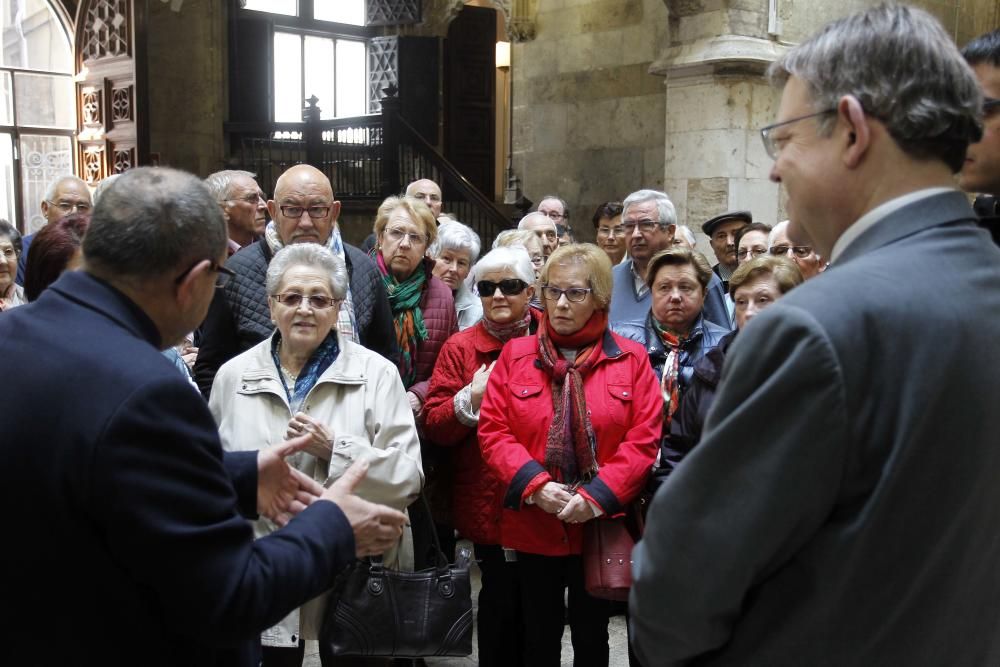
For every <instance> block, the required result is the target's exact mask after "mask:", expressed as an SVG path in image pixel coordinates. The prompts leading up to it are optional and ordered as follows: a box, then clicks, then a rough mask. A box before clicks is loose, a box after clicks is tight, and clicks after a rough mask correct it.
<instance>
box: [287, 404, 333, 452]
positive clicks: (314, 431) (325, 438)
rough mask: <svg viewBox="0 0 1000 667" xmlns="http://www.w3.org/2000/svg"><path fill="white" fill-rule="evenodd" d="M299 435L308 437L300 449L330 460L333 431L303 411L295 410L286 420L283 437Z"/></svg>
mask: <svg viewBox="0 0 1000 667" xmlns="http://www.w3.org/2000/svg"><path fill="white" fill-rule="evenodd" d="M299 436H308V437H309V440H308V441H307V443H306V446H305V447H304V448H303V450H302V451H304V452H306V453H307V454H312V455H313V456H315V457H316V458H320V459H323V460H324V461H329V460H330V457H331V456H332V455H333V433H332V432H331V431H330V429H328V428H327V427H326V424H324V423H323V422H321V421H320V420H318V419H314V418H312V417H310V416H309V415H307V414H306V413H304V412H296V413H295V416H293V417H292V418H291V419H289V420H288V429H287V430H286V431H285V438H286V439H288V440H291V439H292V438H298V437H299Z"/></svg>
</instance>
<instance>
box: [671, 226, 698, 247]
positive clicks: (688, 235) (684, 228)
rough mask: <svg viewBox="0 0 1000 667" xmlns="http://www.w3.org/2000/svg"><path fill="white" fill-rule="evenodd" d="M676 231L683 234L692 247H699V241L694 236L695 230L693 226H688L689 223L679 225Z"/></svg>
mask: <svg viewBox="0 0 1000 667" xmlns="http://www.w3.org/2000/svg"><path fill="white" fill-rule="evenodd" d="M676 233H677V234H680V235H681V236H683V237H684V240H685V241H686V242H687V244H688V245H689V246H691V247H692V248H697V247H698V241H697V239H695V237H694V232H692V231H691V228H690V227H688V226H687V225H677V232H676Z"/></svg>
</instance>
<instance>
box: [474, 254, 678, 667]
mask: <svg viewBox="0 0 1000 667" xmlns="http://www.w3.org/2000/svg"><path fill="white" fill-rule="evenodd" d="M611 280H612V278H611V262H610V260H608V256H607V255H606V254H605V253H604V252H603V251H602V250H600V249H599V248H598V247H597V246H594V245H589V244H579V245H577V244H574V245H568V246H565V247H562V248H559V249H558V250H556V251H555V252H553V253H552V255H551V256H550V257H549V260H548V262H547V263H546V264H545V268H544V269H543V271H542V278H541V283H542V297H543V299H542V301H543V303H544V305H545V316H544V317H543V319H542V322H541V324H540V325H539V329H538V334H537V335H534V336H526V337H524V338H517V339H514V340H512V341H510V342H509V343H508V344H507V345H506V346H504V349H503V352H501V354H500V358H499V359H498V360H497V363H496V365H495V366H494V368H493V371H492V373H491V374H490V379H489V383H488V385H487V389H486V394H485V396H484V398H483V404H482V407H481V408H480V416H479V443H480V447H481V448H482V453H483V458H484V459H485V461H486V464H487V465H488V466H489V468H490V470H492V472H493V474H494V475H495V476H496V477H497V478H499V480H500V484H501V486H502V489H503V500H502V502H503V506H504V512H503V518H502V520H501V524H500V532H501V540H502V544H503V546H504V547H506V548H509V549H513V550H515V552H516V554H517V562H518V578H519V587H520V591H521V606H522V619H523V620H522V625H523V632H524V642H525V650H524V656H525V664H527V665H545V666H550V665H551V666H555V665H559V664H560V648H561V638H562V631H563V625H564V615H563V596H564V590H565V589H566V588H567V587H568V588H569V623H570V629H571V631H572V638H573V655H574V664H576V665H602V666H606V665H607V664H608V604H607V603H606V602H604V601H602V600H598V599H597V598H593V597H591V596H590V595H588V594H587V593H586V591H585V590H584V587H583V566H582V562H581V558H580V552H581V547H582V537H583V524H585V523H586V522H588V521H592V520H600V519H601V518H614V517H617V516H621V515H622V514H623V513H624V510H625V507H626V505H628V503H630V502H631V501H632V500H633V499H635V497H636V496H637V495H638V494H639V491H640V490H641V489H642V487H643V484H644V483H645V481H646V478H647V476H648V474H649V470H650V468H651V466H652V464H653V460H654V458H655V457H656V448H657V442H658V441H659V432H660V421H661V416H660V412H661V405H662V399H661V397H660V391H659V386H658V384H657V382H656V377H655V375H654V374H653V371H652V369H651V368H650V366H649V362H648V361H647V359H646V352H645V350H644V349H643V348H642V346H641V345H639V344H638V343H634V342H632V341H629V340H626V339H624V338H621V337H620V336H618V335H616V334H613V333H611V331H610V330H609V329H608V305H609V302H610V299H611Z"/></svg>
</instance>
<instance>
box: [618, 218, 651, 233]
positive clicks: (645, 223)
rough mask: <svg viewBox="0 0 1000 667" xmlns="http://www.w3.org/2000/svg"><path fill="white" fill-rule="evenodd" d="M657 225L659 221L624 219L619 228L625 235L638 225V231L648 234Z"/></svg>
mask: <svg viewBox="0 0 1000 667" xmlns="http://www.w3.org/2000/svg"><path fill="white" fill-rule="evenodd" d="M658 226H660V223H659V222H657V221H655V220H638V221H636V220H624V221H622V226H621V230H622V233H623V234H625V236H628V235H629V234H633V233H635V228H636V227H638V228H639V231H640V232H642V233H643V234H648V233H649V232H651V231H653V230H654V229H656V228H657V227H658Z"/></svg>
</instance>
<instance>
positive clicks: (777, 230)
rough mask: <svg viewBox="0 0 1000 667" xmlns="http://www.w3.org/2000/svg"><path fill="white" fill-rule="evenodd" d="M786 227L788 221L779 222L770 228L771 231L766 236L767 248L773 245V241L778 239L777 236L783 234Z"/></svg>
mask: <svg viewBox="0 0 1000 667" xmlns="http://www.w3.org/2000/svg"><path fill="white" fill-rule="evenodd" d="M787 226H788V221H787V220H782V221H781V222H779V223H778V224H776V225H775V226H774V227H772V228H771V231H770V232H768V234H767V247H768V248H770V247H771V246H773V245H774V240H775V239H777V238H778V234H781V233H783V232H784V231H785V227H787Z"/></svg>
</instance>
